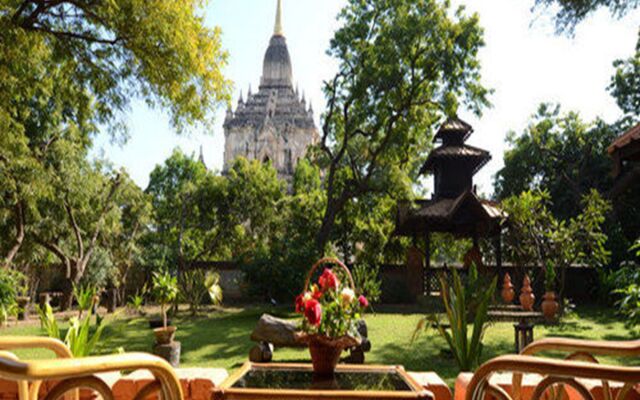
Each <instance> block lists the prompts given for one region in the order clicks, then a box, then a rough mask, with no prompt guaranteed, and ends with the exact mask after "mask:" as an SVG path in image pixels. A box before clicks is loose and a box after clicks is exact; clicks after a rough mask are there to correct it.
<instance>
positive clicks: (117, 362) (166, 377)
mask: <svg viewBox="0 0 640 400" xmlns="http://www.w3.org/2000/svg"><path fill="white" fill-rule="evenodd" d="M25 348H41V349H47V350H51V351H53V352H54V353H55V354H56V356H57V357H58V358H56V359H53V360H38V361H20V360H19V359H18V357H16V356H15V355H14V354H12V353H9V352H8V351H7V350H15V349H25ZM140 369H145V370H149V371H150V372H151V373H152V374H153V375H154V376H155V378H156V380H155V381H154V382H151V383H149V384H148V385H146V386H145V387H143V388H142V389H140V391H139V392H138V394H137V396H136V398H146V397H148V396H149V395H150V394H153V393H154V392H160V394H161V395H162V398H163V399H170V400H174V399H175V400H182V399H183V393H182V387H181V386H180V382H179V380H178V377H177V376H176V374H175V371H174V370H173V368H171V366H170V365H169V364H168V363H167V362H166V361H164V360H163V359H161V358H159V357H156V356H153V355H151V354H146V353H127V354H119V355H113V356H101V357H87V358H78V359H74V358H73V357H72V355H71V352H70V351H69V349H68V348H67V347H66V346H65V345H64V343H62V342H60V341H59V340H55V339H50V338H40V337H19V336H7V337H0V379H5V380H10V381H15V382H17V384H18V391H19V397H20V399H21V400H27V399H29V400H37V399H38V394H39V392H40V387H41V385H42V383H43V382H45V381H55V382H58V383H57V384H56V385H55V386H54V387H53V388H52V390H51V391H50V392H49V393H48V394H47V395H46V400H57V399H60V398H62V397H63V396H64V395H65V394H67V393H70V392H71V393H75V395H76V396H77V393H78V392H77V391H78V389H90V390H92V391H94V392H96V393H97V394H99V395H100V396H101V397H102V398H103V399H105V400H110V399H113V393H112V392H111V389H110V388H109V387H108V386H107V385H106V384H105V383H104V382H103V381H102V380H101V379H99V378H97V377H96V376H95V375H96V374H101V373H108V372H121V371H135V370H140Z"/></svg>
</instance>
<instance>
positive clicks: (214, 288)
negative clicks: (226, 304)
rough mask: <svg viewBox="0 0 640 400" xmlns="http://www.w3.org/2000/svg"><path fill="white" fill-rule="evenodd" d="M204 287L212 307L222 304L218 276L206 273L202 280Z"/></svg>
mask: <svg viewBox="0 0 640 400" xmlns="http://www.w3.org/2000/svg"><path fill="white" fill-rule="evenodd" d="M204 286H205V288H206V289H207V293H208V294H209V299H210V300H211V304H213V305H214V306H217V305H220V304H222V299H223V297H222V286H220V274H219V273H217V272H208V273H207V274H206V276H205V279H204Z"/></svg>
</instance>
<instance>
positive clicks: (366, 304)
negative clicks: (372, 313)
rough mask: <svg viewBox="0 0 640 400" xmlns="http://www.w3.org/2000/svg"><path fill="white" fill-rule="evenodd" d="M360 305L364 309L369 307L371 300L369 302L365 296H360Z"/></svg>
mask: <svg viewBox="0 0 640 400" xmlns="http://www.w3.org/2000/svg"><path fill="white" fill-rule="evenodd" d="M358 303H360V307H362V308H367V307H369V300H367V298H366V297H364V296H363V295H360V297H358Z"/></svg>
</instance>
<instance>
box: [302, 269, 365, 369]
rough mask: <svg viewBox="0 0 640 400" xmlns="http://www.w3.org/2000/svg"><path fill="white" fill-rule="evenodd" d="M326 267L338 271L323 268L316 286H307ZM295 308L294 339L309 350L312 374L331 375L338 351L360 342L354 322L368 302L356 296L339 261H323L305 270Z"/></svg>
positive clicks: (345, 270)
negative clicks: (299, 317) (297, 327)
mask: <svg viewBox="0 0 640 400" xmlns="http://www.w3.org/2000/svg"><path fill="white" fill-rule="evenodd" d="M327 264H333V265H335V266H337V267H338V268H339V270H338V271H334V270H333V269H330V268H325V270H324V271H323V272H322V274H321V275H320V278H319V279H318V282H317V284H313V285H310V283H311V282H310V281H311V279H312V276H313V273H314V272H315V271H316V270H317V269H318V268H319V267H321V266H324V265H327ZM345 281H346V282H345ZM345 283H346V284H345ZM295 306H296V312H298V313H300V314H302V315H303V318H302V322H301V326H300V327H301V332H299V333H298V335H297V338H298V340H299V341H300V342H302V343H305V344H307V345H308V347H309V352H310V354H311V360H312V363H313V371H314V373H316V374H317V375H332V374H333V372H334V371H335V367H336V365H337V364H338V360H339V359H340V355H341V354H342V351H343V350H345V349H348V348H350V347H354V346H357V345H358V344H359V343H360V334H359V333H358V329H357V322H358V320H360V317H361V313H362V312H363V311H364V310H365V309H366V308H367V307H368V306H369V302H368V300H367V299H366V298H365V297H364V296H362V295H360V296H359V297H358V296H356V292H355V285H354V282H353V277H352V276H351V273H350V272H349V269H348V268H347V267H346V266H345V265H344V264H343V263H342V262H340V261H339V260H336V259H333V258H325V259H322V260H320V261H318V262H317V263H316V264H315V265H314V266H313V267H312V268H311V270H310V271H309V275H308V276H307V280H306V283H305V290H304V292H303V293H302V294H300V295H299V296H298V297H297V298H296V301H295Z"/></svg>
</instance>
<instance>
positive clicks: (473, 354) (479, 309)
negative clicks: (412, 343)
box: [414, 265, 498, 371]
mask: <svg viewBox="0 0 640 400" xmlns="http://www.w3.org/2000/svg"><path fill="white" fill-rule="evenodd" d="M452 274H453V286H450V285H449V284H448V283H447V281H446V279H445V278H444V277H441V278H440V288H441V292H442V302H443V304H444V308H445V311H446V313H445V315H446V320H447V322H446V324H444V323H442V321H441V320H440V319H439V317H438V316H437V315H431V316H428V317H426V318H425V319H423V320H422V321H421V322H420V323H419V324H418V326H417V328H416V332H415V333H414V339H415V337H416V335H417V334H419V332H420V331H422V330H424V329H425V327H427V328H428V326H427V325H434V326H435V327H436V329H437V330H438V333H439V334H440V336H442V337H443V338H444V339H445V340H446V342H447V344H448V345H449V349H450V350H451V352H452V353H453V355H454V357H455V360H456V363H457V364H458V368H459V369H460V371H473V370H474V369H475V368H476V367H477V366H478V365H479V363H480V356H481V355H482V348H483V345H482V339H483V336H484V332H485V324H486V323H487V320H488V317H487V313H488V309H489V304H490V303H491V301H492V300H493V296H494V295H495V291H496V286H497V282H498V280H497V277H494V278H493V280H492V281H491V283H490V284H489V285H488V286H484V284H483V283H481V281H480V280H479V278H478V274H477V269H476V267H475V265H473V266H472V267H471V268H470V272H469V279H468V282H467V283H466V284H463V281H462V279H461V278H460V275H459V274H458V272H457V271H456V270H452ZM480 286H483V288H486V289H482V290H479V289H480V288H479V287H480ZM469 320H471V321H472V322H473V327H472V330H471V332H469V328H468V325H469Z"/></svg>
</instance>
